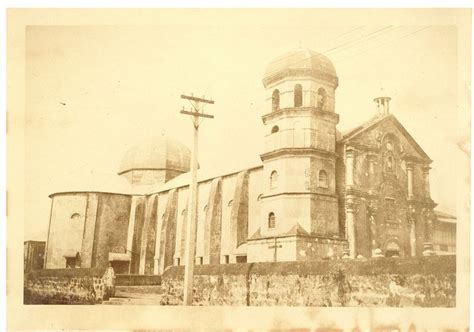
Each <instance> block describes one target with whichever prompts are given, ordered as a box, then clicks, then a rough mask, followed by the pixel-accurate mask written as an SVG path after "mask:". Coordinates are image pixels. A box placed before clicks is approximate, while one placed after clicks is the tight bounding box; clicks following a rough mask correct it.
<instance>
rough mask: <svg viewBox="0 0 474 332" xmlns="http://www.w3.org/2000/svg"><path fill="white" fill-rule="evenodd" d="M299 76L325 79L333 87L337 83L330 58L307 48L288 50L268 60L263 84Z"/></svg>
mask: <svg viewBox="0 0 474 332" xmlns="http://www.w3.org/2000/svg"><path fill="white" fill-rule="evenodd" d="M301 76H312V77H314V78H316V79H321V80H325V81H328V82H330V83H332V84H334V85H335V87H337V85H338V78H337V74H336V69H335V68H334V65H333V64H332V62H331V60H329V58H328V57H326V56H325V55H323V54H321V53H318V52H315V51H312V50H309V49H299V50H296V51H292V52H288V53H286V54H284V55H282V56H280V57H278V58H276V59H275V60H273V61H272V62H270V64H269V65H268V67H267V70H266V71H265V75H264V78H263V85H264V86H265V87H266V86H267V85H269V84H271V83H273V82H276V81H279V80H281V79H283V78H286V77H301Z"/></svg>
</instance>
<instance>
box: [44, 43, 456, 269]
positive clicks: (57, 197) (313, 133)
mask: <svg viewBox="0 0 474 332" xmlns="http://www.w3.org/2000/svg"><path fill="white" fill-rule="evenodd" d="M338 84H339V81H338V77H337V74H336V70H335V68H334V66H333V64H332V63H331V61H330V60H329V59H328V58H327V57H326V56H324V55H322V54H319V53H316V52H313V51H311V50H306V49H300V50H298V51H293V52H290V53H287V54H285V55H283V56H281V57H279V58H277V59H275V60H274V61H273V62H271V63H270V64H269V66H268V68H267V70H266V72H265V75H264V77H263V86H264V88H265V91H266V97H265V98H266V99H265V101H266V102H265V110H264V112H263V113H264V115H263V116H262V120H263V123H264V132H263V133H262V139H264V140H265V149H264V151H262V152H261V154H260V159H261V163H260V164H259V165H255V167H252V168H248V169H242V170H239V171H236V172H232V173H226V174H206V172H205V170H201V169H200V170H199V171H198V182H199V183H198V216H197V244H196V264H227V263H239V262H273V261H306V260H318V259H342V258H344V259H356V258H362V257H364V258H370V257H374V256H375V257H382V256H385V257H391V256H399V257H406V256H421V255H432V254H437V253H454V252H455V237H456V236H455V234H456V227H455V225H456V224H455V217H452V216H449V215H447V214H444V213H441V212H438V211H435V210H434V208H435V207H436V203H435V202H433V200H432V199H431V197H430V181H429V171H430V164H431V163H432V160H431V159H430V158H429V156H428V155H427V154H426V153H425V152H424V151H423V149H422V148H421V147H420V146H419V145H418V143H417V142H416V141H415V140H414V139H413V137H412V136H411V135H410V134H409V133H408V132H407V130H406V129H405V128H404V127H403V125H402V124H401V123H400V122H399V121H398V120H397V118H396V117H395V116H394V115H393V114H391V113H390V98H389V97H378V98H375V99H374V102H375V107H374V109H375V110H374V116H373V117H372V118H371V119H369V120H368V121H366V122H364V123H362V124H361V125H359V126H357V127H356V128H354V129H352V130H349V131H346V132H340V131H338V130H337V124H338V122H339V115H338V114H337V113H336V109H335V99H336V97H335V96H336V89H337V87H338ZM190 159H191V153H190V150H189V149H188V148H187V147H186V146H184V145H183V144H181V143H179V142H177V141H174V140H171V139H169V138H165V137H159V138H155V139H151V140H149V141H147V142H144V143H143V144H139V145H137V146H135V147H132V148H131V149H130V150H129V151H128V152H126V153H125V155H124V157H123V161H122V164H121V166H120V169H119V172H118V176H120V177H123V178H124V179H126V181H127V182H128V189H124V190H122V191H121V192H110V191H108V190H106V189H104V190H95V189H94V190H90V191H89V190H74V189H72V190H70V191H67V192H56V193H53V194H51V195H50V197H51V199H52V206H51V217H50V222H49V231H48V238H47V243H46V251H45V252H46V255H45V268H65V267H81V268H90V267H105V266H107V265H108V263H109V262H111V263H112V266H113V267H114V269H115V270H116V273H132V274H137V273H138V274H161V273H163V271H164V270H165V269H166V268H168V267H170V266H173V265H182V264H183V261H184V254H185V253H184V250H185V247H186V243H185V242H186V238H185V234H186V224H187V222H188V203H189V197H188V196H189V184H190V174H189V170H190ZM436 241H441V242H442V243H441V242H439V243H436ZM443 241H444V242H443Z"/></svg>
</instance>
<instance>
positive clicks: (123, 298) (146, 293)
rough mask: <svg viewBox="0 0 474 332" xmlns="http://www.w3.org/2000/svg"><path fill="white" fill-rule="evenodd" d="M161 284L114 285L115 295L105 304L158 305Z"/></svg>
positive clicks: (160, 296)
mask: <svg viewBox="0 0 474 332" xmlns="http://www.w3.org/2000/svg"><path fill="white" fill-rule="evenodd" d="M161 298H162V289H161V286H116V287H115V296H114V297H111V298H110V299H108V300H107V301H104V302H102V304H105V305H160V301H161Z"/></svg>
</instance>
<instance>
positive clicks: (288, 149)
mask: <svg viewBox="0 0 474 332" xmlns="http://www.w3.org/2000/svg"><path fill="white" fill-rule="evenodd" d="M263 85H264V87H265V90H266V103H265V110H264V115H263V116H262V121H263V123H264V137H265V150H264V151H263V153H262V154H261V155H260V157H261V159H262V162H263V195H262V197H261V224H260V234H259V236H260V238H261V239H262V240H263V239H271V241H273V243H272V244H271V243H269V244H270V245H268V246H265V245H262V246H261V248H260V250H261V253H262V254H261V255H264V253H265V252H266V253H267V254H266V257H260V259H261V260H264V261H265V260H266V261H271V260H276V261H286V260H308V259H312V258H317V257H321V256H323V257H324V256H326V255H330V254H331V251H332V253H333V254H334V253H335V250H339V249H338V248H335V247H334V246H336V247H337V246H339V244H338V243H337V242H338V240H339V231H338V200H337V196H336V183H335V169H336V167H335V164H336V150H335V146H336V125H337V123H338V122H339V115H338V114H336V113H335V90H336V88H337V86H338V78H337V75H336V71H335V69H334V66H333V64H332V63H331V61H330V60H329V59H328V58H327V57H325V56H324V55H322V54H319V53H316V52H313V51H310V50H305V49H302V50H298V51H294V52H290V53H288V54H285V55H284V56H282V57H280V58H277V59H276V60H274V61H273V62H271V63H270V65H269V66H268V68H267V70H266V73H265V76H264V79H263ZM328 239H329V242H328ZM267 247H270V248H273V249H272V250H273V252H272V253H270V252H268V250H267V249H266V248H267ZM249 249H250V248H249ZM341 250H342V242H341Z"/></svg>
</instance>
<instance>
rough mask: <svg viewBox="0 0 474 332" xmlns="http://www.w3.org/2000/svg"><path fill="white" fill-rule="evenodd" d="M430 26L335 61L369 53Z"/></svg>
mask: <svg viewBox="0 0 474 332" xmlns="http://www.w3.org/2000/svg"><path fill="white" fill-rule="evenodd" d="M428 28H431V26H426V27H423V28H421V29H418V30H415V31H412V32H410V33H407V34H405V35H403V36H400V37H398V38H394V39H392V40H390V41H388V42H386V43H382V44H380V45H378V46H376V47H371V48H369V49H366V50H364V51H362V52H359V53H356V54H353V55H351V56H347V57H344V58H342V59H339V60H334V61H335V62H343V61H345V60H347V59H352V58H354V57H357V56H359V55H361V54H365V53H367V52H369V51H371V50H374V49H377V48H380V47H383V46H385V45H388V44H391V43H393V42H395V41H398V40H400V39H403V38H406V37H408V36H411V35H414V34H417V33H419V32H421V31H423V30H426V29H428Z"/></svg>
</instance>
